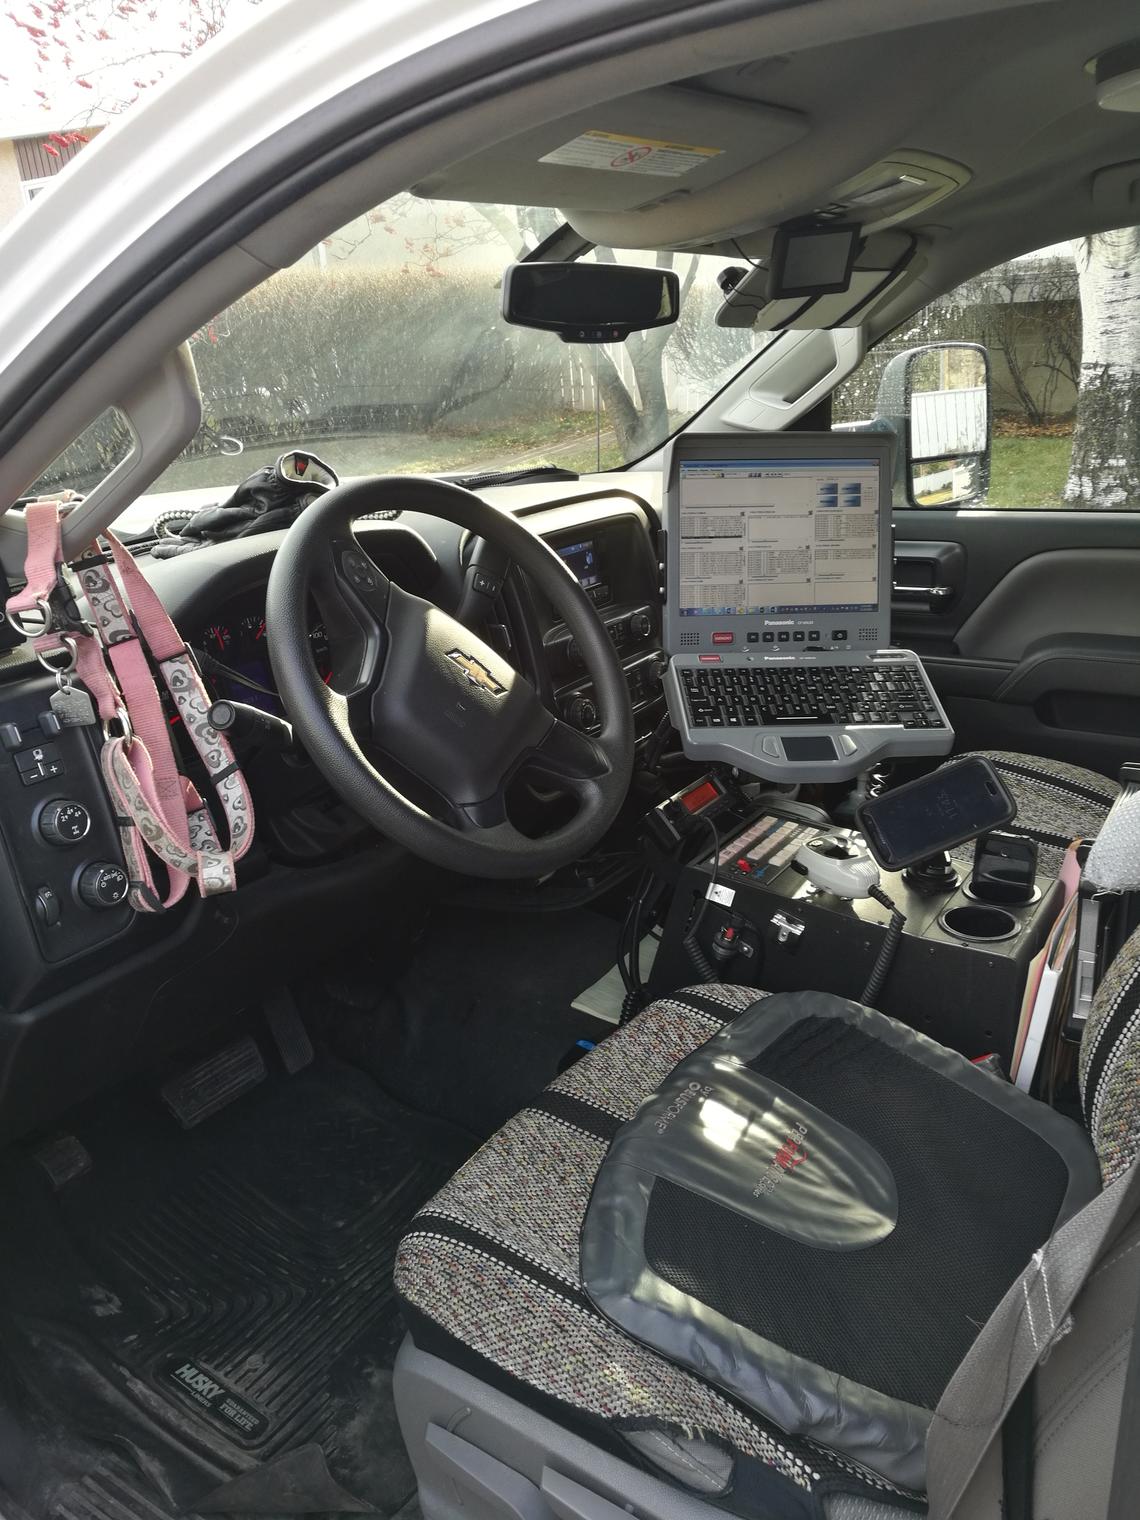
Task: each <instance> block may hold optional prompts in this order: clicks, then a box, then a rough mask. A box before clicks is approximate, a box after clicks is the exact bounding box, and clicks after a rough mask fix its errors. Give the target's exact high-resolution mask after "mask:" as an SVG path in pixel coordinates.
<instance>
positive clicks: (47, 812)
mask: <svg viewBox="0 0 1140 1520" xmlns="http://www.w3.org/2000/svg"><path fill="white" fill-rule="evenodd" d="M36 827H37V828H38V829H39V832H40V838H41V839H43V840H45V841H46V842H47V843H48V844H56V845H62V846H64V847H65V848H66V847H67V846H68V845H72V844H78V843H79V841H80V840H81V839H86V838H87V835H88V834H89V833H90V832H91V814H90V813H89V812H88V811H87V809H86V808H85V807H84V806H83V804H82V803H81V802H70V801H68V800H67V799H66V798H64V799H62V800H59V801H56V802H47V803H45V804H44V806H43V809H42V810H41V812H40V816H39V818H38V819H37V820H36Z"/></svg>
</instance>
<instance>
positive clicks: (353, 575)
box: [340, 549, 380, 591]
mask: <svg viewBox="0 0 1140 1520" xmlns="http://www.w3.org/2000/svg"><path fill="white" fill-rule="evenodd" d="M340 563H341V568H342V569H343V571H344V574H345V579H346V580H347V581H348V583H349V585H350V586H355V587H356V589H357V591H375V590H377V588H378V587H379V585H380V577H379V575H377V573H376V567H375V566H374V565H372V564H370V563H369V561H368V560H367V559H365V557H364V555H363V554H357V552H356V550H355V549H350V550H349V551H348V552H347V553H346V554H344V555H342V556H341V561H340Z"/></svg>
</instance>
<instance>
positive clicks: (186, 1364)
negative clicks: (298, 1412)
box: [155, 1356, 269, 1441]
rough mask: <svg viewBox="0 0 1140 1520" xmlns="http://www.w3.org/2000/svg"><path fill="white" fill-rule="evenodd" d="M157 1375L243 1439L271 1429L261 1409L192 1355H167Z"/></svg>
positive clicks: (253, 1437) (247, 1439) (254, 1438)
mask: <svg viewBox="0 0 1140 1520" xmlns="http://www.w3.org/2000/svg"><path fill="white" fill-rule="evenodd" d="M155 1376H156V1378H157V1379H158V1381H159V1382H160V1383H161V1384H163V1385H164V1386H166V1387H168V1388H171V1387H172V1388H176V1389H177V1390H178V1392H179V1393H181V1394H183V1395H185V1396H186V1397H187V1398H188V1399H189V1400H190V1401H191V1403H193V1404H196V1405H197V1406H198V1408H199V1409H201V1410H203V1411H204V1413H206V1414H208V1415H211V1416H212V1417H213V1418H214V1419H215V1420H217V1421H218V1422H219V1424H221V1425H223V1426H225V1428H226V1429H227V1430H228V1431H229V1433H230V1435H231V1436H236V1437H237V1438H238V1439H239V1440H246V1441H256V1440H257V1439H258V1438H259V1437H260V1436H263V1435H264V1434H265V1432H266V1430H267V1429H268V1428H269V1421H268V1419H267V1418H266V1417H265V1415H263V1414H262V1413H261V1411H260V1410H259V1409H255V1408H254V1407H253V1405H252V1404H250V1403H249V1402H248V1401H247V1400H246V1399H243V1398H242V1397H241V1395H240V1394H237V1393H235V1392H234V1391H233V1389H232V1388H227V1387H226V1385H225V1384H224V1383H221V1382H219V1381H218V1379H217V1378H216V1377H215V1376H214V1374H213V1373H212V1372H209V1371H207V1369H206V1368H205V1367H203V1366H202V1365H201V1364H200V1363H199V1362H196V1361H195V1360H194V1359H193V1358H192V1357H188V1356H172V1357H167V1359H166V1360H165V1361H164V1362H161V1363H160V1364H159V1365H158V1366H157V1367H156V1368H155Z"/></svg>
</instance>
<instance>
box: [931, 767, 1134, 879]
mask: <svg viewBox="0 0 1140 1520" xmlns="http://www.w3.org/2000/svg"><path fill="white" fill-rule="evenodd" d="M973 753H974V754H978V755H980V756H981V757H982V758H983V759H984V760H988V761H989V762H990V763H991V765H992V766H993V767H994V769H995V770H996V771H997V773H998V775H999V776H1000V777H1001V779H1002V780H1003V781H1004V782H1005V784H1006V786H1007V787H1008V788H1009V790H1010V792H1011V794H1012V796H1013V800H1014V801H1015V802H1016V803H1017V817H1016V818H1015V819H1014V821H1013V822H1012V823H1011V824H1010V826H1009V829H1010V832H1011V833H1015V834H1026V835H1028V836H1029V838H1030V839H1035V840H1036V841H1037V846H1038V855H1037V869H1038V871H1039V872H1040V873H1041V875H1042V876H1056V875H1057V874H1058V872H1059V871H1060V869H1061V862H1062V861H1063V860H1064V858H1065V851H1066V850H1067V849H1068V847H1069V845H1070V844H1071V843H1072V841H1073V840H1074V839H1095V838H1096V836H1097V834H1098V833H1099V831H1100V827H1101V825H1102V824H1103V823H1104V820H1105V819H1106V818H1107V816H1108V811H1109V809H1110V808H1111V807H1112V804H1113V803H1114V802H1115V801H1116V799H1117V797H1119V795H1120V787H1119V786H1118V785H1117V784H1116V782H1115V781H1109V779H1108V778H1107V776H1101V775H1099V774H1098V773H1097V772H1096V771H1089V770H1085V769H1084V768H1083V767H1082V766H1079V765H1066V764H1065V763H1064V761H1062V760H1043V759H1041V757H1040V756H1039V755H1018V754H1013V753H1011V752H1010V751H1008V750H975V751H973ZM954 758H955V759H956V760H961V759H965V756H963V755H956V756H955V757H954ZM951 853H952V854H953V856H954V859H955V860H956V861H957V862H958V864H959V865H961V866H968V865H969V864H970V862H971V860H972V859H973V855H974V846H973V843H972V842H971V843H970V844H966V845H962V846H961V847H960V848H959V849H957V850H954V851H952V852H951Z"/></svg>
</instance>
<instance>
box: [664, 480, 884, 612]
mask: <svg viewBox="0 0 1140 1520" xmlns="http://www.w3.org/2000/svg"><path fill="white" fill-rule="evenodd" d="M680 494H681V578H680V580H681V584H680V599H679V611H680V614H681V616H682V617H717V616H721V615H723V614H724V613H726V612H732V613H746V612H813V611H815V610H817V609H819V608H826V609H827V610H829V611H831V612H873V611H874V610H875V608H876V607H877V606H878V603H879V592H878V569H879V471H878V466H877V465H876V464H875V461H874V460H873V459H857V458H852V459H827V460H821V459H781V460H774V459H717V460H709V461H708V462H707V463H697V462H695V461H688V462H684V463H682V465H681V469H680Z"/></svg>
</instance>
